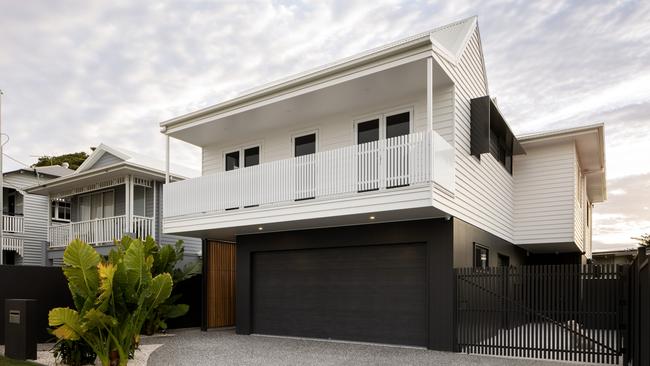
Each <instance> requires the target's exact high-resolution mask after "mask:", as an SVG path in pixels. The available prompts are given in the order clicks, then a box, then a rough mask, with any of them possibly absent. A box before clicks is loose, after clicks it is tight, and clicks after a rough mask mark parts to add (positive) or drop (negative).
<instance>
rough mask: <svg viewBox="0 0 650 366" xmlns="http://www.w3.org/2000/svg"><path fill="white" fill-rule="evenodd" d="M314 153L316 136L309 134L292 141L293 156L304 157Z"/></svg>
mask: <svg viewBox="0 0 650 366" xmlns="http://www.w3.org/2000/svg"><path fill="white" fill-rule="evenodd" d="M315 153H316V134H315V133H310V134H309V135H303V136H299V137H296V138H295V139H293V156H295V157H298V156H305V155H310V154H315Z"/></svg>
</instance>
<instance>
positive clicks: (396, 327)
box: [252, 244, 427, 346]
mask: <svg viewBox="0 0 650 366" xmlns="http://www.w3.org/2000/svg"><path fill="white" fill-rule="evenodd" d="M425 251H426V249H425V246H424V244H400V245H375V246H363V247H361V246H360V247H345V248H327V249H304V250H288V251H276V252H258V253H254V254H253V258H252V259H253V265H252V271H253V272H252V275H253V281H252V282H253V284H252V286H253V294H252V295H253V299H252V311H253V314H252V319H253V333H257V334H273V335H286V336H297V337H314V338H325V339H339V340H353V341H364V342H378V343H388V344H404V345H417V346H426V344H427V342H426V330H427V328H426V323H427V322H426V319H427V317H426V290H425V278H426V263H425Z"/></svg>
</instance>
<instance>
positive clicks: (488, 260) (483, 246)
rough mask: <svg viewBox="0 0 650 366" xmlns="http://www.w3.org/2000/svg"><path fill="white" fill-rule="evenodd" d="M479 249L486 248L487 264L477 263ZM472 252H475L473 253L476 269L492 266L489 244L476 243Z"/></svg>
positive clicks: (473, 262) (473, 263) (473, 264)
mask: <svg viewBox="0 0 650 366" xmlns="http://www.w3.org/2000/svg"><path fill="white" fill-rule="evenodd" d="M478 250H484V251H485V254H486V256H485V266H483V265H480V266H479V265H477V264H478V262H477V256H476V254H477V251H478ZM472 253H473V255H472V267H474V268H476V269H487V268H489V267H490V248H489V247H488V246H486V245H482V244H479V243H474V246H473V248H472ZM481 262H482V261H481Z"/></svg>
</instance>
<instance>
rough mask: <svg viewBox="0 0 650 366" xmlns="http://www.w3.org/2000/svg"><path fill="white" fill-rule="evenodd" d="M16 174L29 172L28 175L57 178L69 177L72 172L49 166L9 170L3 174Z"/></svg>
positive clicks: (68, 169) (60, 167)
mask: <svg viewBox="0 0 650 366" xmlns="http://www.w3.org/2000/svg"><path fill="white" fill-rule="evenodd" d="M18 172H29V173H34V172H36V173H38V174H45V175H49V176H51V177H54V178H58V177H65V176H66V175H70V174H72V173H74V170H72V169H70V168H66V167H62V166H61V165H50V166H37V167H34V168H19V169H15V170H10V171H8V172H4V173H3V174H11V173H18Z"/></svg>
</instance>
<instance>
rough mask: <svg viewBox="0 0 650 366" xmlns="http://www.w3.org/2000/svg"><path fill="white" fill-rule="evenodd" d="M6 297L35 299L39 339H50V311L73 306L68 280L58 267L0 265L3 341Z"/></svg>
mask: <svg viewBox="0 0 650 366" xmlns="http://www.w3.org/2000/svg"><path fill="white" fill-rule="evenodd" d="M5 299H36V300H37V301H38V305H37V312H38V314H37V325H38V330H37V336H38V340H39V342H47V341H50V340H51V339H52V338H53V336H52V335H50V334H49V333H48V332H47V327H48V321H47V315H48V313H49V311H50V309H52V308H55V307H66V306H67V307H71V308H74V304H73V303H72V297H71V296H70V290H69V289H68V282H67V280H66V278H65V276H64V275H63V271H62V270H61V268H59V267H42V266H0V344H4V337H5V330H4V324H5V320H4V317H5V312H6V309H5V308H4V306H5V305H4V304H5Z"/></svg>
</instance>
